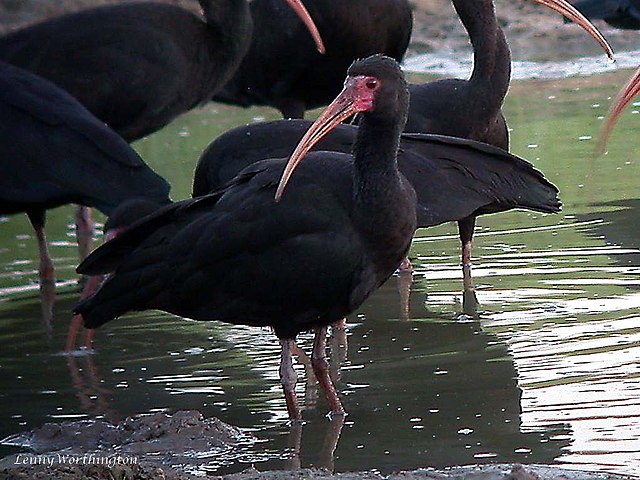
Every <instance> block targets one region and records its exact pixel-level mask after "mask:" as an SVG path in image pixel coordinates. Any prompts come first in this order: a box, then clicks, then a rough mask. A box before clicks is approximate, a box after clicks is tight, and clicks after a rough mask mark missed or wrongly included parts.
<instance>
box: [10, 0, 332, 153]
mask: <svg viewBox="0 0 640 480" xmlns="http://www.w3.org/2000/svg"><path fill="white" fill-rule="evenodd" d="M276 1H277V0H276ZM286 1H287V3H288V4H289V5H291V6H292V7H293V8H294V9H295V10H296V12H297V13H298V14H299V15H300V16H301V18H303V19H304V21H305V22H306V24H307V25H308V26H309V28H310V29H312V32H314V36H315V39H316V41H317V42H318V48H322V44H321V41H320V38H319V36H318V35H317V30H315V26H314V25H313V22H312V21H311V20H310V17H309V16H308V13H307V12H306V10H305V9H304V5H303V4H302V3H301V1H300V0H286ZM199 3H200V5H201V7H202V10H203V11H204V17H203V18H201V17H200V16H197V15H195V14H193V13H191V12H189V11H187V10H185V9H183V8H180V7H177V6H174V5H169V4H164V3H154V2H141V3H124V4H119V5H108V6H101V7H97V8H92V9H89V10H84V11H80V12H77V13H73V14H68V15H63V16H61V17H58V18H54V19H52V20H48V21H45V22H42V23H39V24H36V25H33V26H30V27H27V28H24V29H22V30H18V31H16V32H13V33H11V34H8V35H5V36H4V37H2V38H0V60H3V61H5V62H7V63H12V64H14V65H17V66H19V67H21V68H24V69H26V70H30V71H32V72H33V73H36V74H38V75H40V76H42V77H45V78H48V79H49V80H51V81H52V82H54V83H56V84H57V85H58V86H60V87H62V88H64V89H65V90H67V91H68V92H69V93H71V94H72V95H73V96H75V97H76V98H77V99H78V100H79V101H80V103H82V104H83V105H84V106H85V107H87V108H88V109H89V110H90V111H91V112H92V113H93V114H94V115H95V116H96V117H98V118H99V119H100V120H102V121H103V122H105V123H106V124H108V125H109V126H110V127H111V128H113V129H114V130H115V131H116V132H118V133H119V134H120V135H121V136H122V137H123V138H124V139H125V140H127V141H128V142H131V141H133V140H137V139H139V138H141V137H143V136H145V135H148V134H150V133H153V132H155V131H157V130H159V129H160V128H162V127H163V126H165V125H166V124H167V123H169V122H170V121H172V120H173V119H174V118H175V117H177V116H178V115H180V114H182V113H184V112H186V111H188V110H190V109H192V108H194V107H196V106H197V105H199V104H201V103H204V102H206V101H209V100H211V97H212V96H213V94H214V93H215V92H216V91H217V90H218V89H219V88H220V87H221V86H222V85H223V84H224V83H226V82H227V80H229V78H230V77H231V75H232V74H233V72H234V71H235V70H236V68H237V67H238V65H239V64H240V61H241V60H242V57H243V56H244V55H245V53H246V51H247V48H248V47H249V42H250V39H251V32H252V22H251V15H250V13H249V6H248V3H247V0H199ZM307 34H308V32H307Z"/></svg>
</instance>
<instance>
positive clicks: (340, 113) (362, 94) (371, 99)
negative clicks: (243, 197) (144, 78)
mask: <svg viewBox="0 0 640 480" xmlns="http://www.w3.org/2000/svg"><path fill="white" fill-rule="evenodd" d="M381 85H382V82H381V81H380V80H379V79H378V78H376V77H372V76H367V75H357V76H350V77H347V79H346V80H345V82H344V88H343V89H342V92H340V94H339V95H338V96H337V97H336V99H335V100H334V101H333V102H331V104H330V105H329V106H328V107H327V108H326V109H325V111H324V112H322V114H321V115H320V116H319V117H318V119H317V120H316V121H315V122H313V125H311V126H310V127H309V130H307V133H306V134H305V135H304V137H302V140H300V142H299V143H298V146H297V147H296V149H295V150H294V152H293V153H292V154H291V158H290V159H289V162H288V163H287V166H286V167H285V169H284V172H283V173H282V177H281V178H280V184H279V185H278V190H277V191H276V196H275V199H276V201H279V200H280V197H281V196H282V193H283V192H284V188H285V187H286V185H287V183H288V182H289V178H290V177H291V174H292V173H293V171H294V170H295V169H296V167H297V166H298V164H299V163H300V161H301V160H302V159H303V158H304V156H305V155H306V154H307V152H308V151H309V150H311V149H312V148H313V146H314V145H315V144H316V143H318V142H319V141H320V139H322V137H324V136H325V135H326V134H327V133H329V132H330V131H331V130H332V129H333V128H335V127H336V125H339V124H340V123H341V122H342V121H344V120H346V119H347V118H349V117H350V116H351V115H354V114H356V113H360V112H368V111H371V110H373V108H374V106H375V97H376V94H377V92H378V90H380V87H381Z"/></svg>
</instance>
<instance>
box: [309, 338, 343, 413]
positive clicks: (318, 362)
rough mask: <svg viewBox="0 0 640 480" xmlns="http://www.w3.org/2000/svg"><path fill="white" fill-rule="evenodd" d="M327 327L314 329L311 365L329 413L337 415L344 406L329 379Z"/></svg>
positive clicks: (341, 411)
mask: <svg viewBox="0 0 640 480" xmlns="http://www.w3.org/2000/svg"><path fill="white" fill-rule="evenodd" d="M326 350H327V327H320V328H317V329H316V334H315V337H314V339H313V351H312V352H311V365H313V371H314V372H315V374H316V378H317V379H318V382H319V383H320V385H321V386H322V389H323V390H324V394H325V397H326V398H327V403H328V404H329V408H330V409H331V413H333V414H337V415H343V414H344V413H345V412H344V408H343V407H342V403H341V402H340V398H339V397H338V392H337V391H336V387H335V386H334V385H333V382H332V381H331V377H330V376H329V362H328V361H327V353H326Z"/></svg>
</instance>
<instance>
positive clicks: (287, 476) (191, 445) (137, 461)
mask: <svg viewBox="0 0 640 480" xmlns="http://www.w3.org/2000/svg"><path fill="white" fill-rule="evenodd" d="M255 440H256V439H255V437H253V436H252V435H251V434H249V433H246V432H244V431H242V430H241V429H238V428H236V427H234V426H232V425H228V424H226V423H224V422H223V421H221V420H219V419H217V418H215V417H211V418H204V417H203V416H202V414H201V413H200V412H198V411H193V410H192V411H180V412H176V413H174V414H173V415H168V414H165V413H155V414H150V415H142V416H136V417H129V418H127V419H125V420H123V421H121V422H119V423H116V424H114V423H109V422H107V421H105V420H81V421H68V422H62V423H47V424H45V425H43V426H42V427H38V428H36V429H34V430H31V431H28V432H23V433H21V434H17V435H12V436H11V437H9V438H7V439H4V440H3V443H5V444H6V443H7V442H8V443H10V444H13V445H15V446H21V447H22V448H23V449H25V450H26V451H25V452H22V453H15V454H13V455H9V456H7V457H5V458H3V459H1V460H0V480H9V479H47V480H49V479H52V480H53V479H55V480H77V479H82V478H92V479H119V480H125V479H126V480H150V479H165V480H196V479H199V478H202V476H203V474H204V473H203V472H202V471H201V470H198V469H197V465H198V462H199V458H200V456H202V455H206V456H208V457H211V456H215V455H217V454H222V453H223V452H224V451H225V450H229V449H233V448H239V447H240V445H242V444H246V443H250V442H251V441H255ZM336 441H337V439H336ZM334 448H335V445H334ZM296 451H299V445H298V449H296V447H295V446H294V447H293V448H292V450H291V452H289V454H288V455H289V456H290V461H289V462H288V463H289V465H290V466H291V467H292V469H291V470H278V471H260V470H259V469H257V468H255V467H250V468H248V469H246V470H245V471H242V472H240V473H234V474H230V475H224V476H217V475H207V478H216V479H224V480H254V479H255V480H258V479H267V480H269V479H272V480H299V479H317V480H383V479H388V480H421V479H434V480H446V479H449V480H453V479H455V480H623V479H632V478H637V477H630V476H623V475H614V474H607V473H595V472H580V471H577V470H566V469H561V468H558V467H557V466H553V465H518V464H493V465H492V464H485V465H469V466H461V467H452V468H450V469H445V470H434V469H419V470H412V471H400V472H397V473H392V474H389V475H382V474H379V473H377V472H371V471H368V472H344V473H332V472H331V471H329V470H325V469H295V466H296V465H297V464H299V458H297V456H296ZM258 466H259V464H258Z"/></svg>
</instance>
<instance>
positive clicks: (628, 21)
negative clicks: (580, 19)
mask: <svg viewBox="0 0 640 480" xmlns="http://www.w3.org/2000/svg"><path fill="white" fill-rule="evenodd" d="M573 6H574V7H576V8H577V9H578V10H580V12H582V14H583V15H584V16H585V17H587V18H588V19H590V20H604V21H605V22H607V23H608V24H609V25H611V26H612V27H615V28H621V29H625V30H640V0H578V1H575V2H573ZM570 21H571V20H569V19H567V18H565V22H570Z"/></svg>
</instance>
